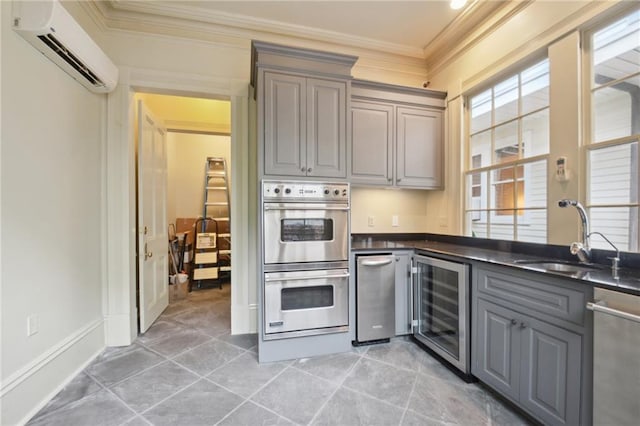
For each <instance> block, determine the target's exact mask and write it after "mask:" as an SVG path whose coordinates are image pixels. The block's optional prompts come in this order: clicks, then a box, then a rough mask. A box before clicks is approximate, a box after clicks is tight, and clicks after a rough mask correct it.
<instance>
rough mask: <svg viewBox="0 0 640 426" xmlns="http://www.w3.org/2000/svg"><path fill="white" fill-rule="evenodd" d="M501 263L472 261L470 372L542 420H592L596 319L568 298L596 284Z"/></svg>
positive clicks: (561, 422) (574, 422)
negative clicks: (500, 265) (477, 264)
mask: <svg viewBox="0 0 640 426" xmlns="http://www.w3.org/2000/svg"><path fill="white" fill-rule="evenodd" d="M502 269H503V270H504V272H502V271H501V270H500V269H498V268H489V269H484V268H482V267H475V268H474V273H473V276H474V279H473V311H474V319H473V322H472V333H473V335H472V359H473V362H472V366H471V371H472V373H473V374H474V375H475V376H476V377H477V378H478V379H479V380H480V381H482V382H484V383H485V384H487V385H489V386H490V387H492V388H493V389H495V390H496V391H498V392H499V393H501V394H502V395H504V396H505V397H507V398H509V399H511V400H512V401H513V402H515V403H516V404H517V405H519V406H520V407H521V408H523V409H524V410H525V411H527V412H529V413H530V414H531V415H532V416H533V417H535V418H537V419H538V420H540V421H541V422H543V423H544V424H549V425H578V424H589V423H590V419H591V414H590V413H591V396H590V388H591V386H590V383H591V373H590V372H591V367H590V360H591V355H590V354H591V338H590V333H591V322H590V320H589V319H588V318H589V317H588V315H587V314H586V311H585V310H584V305H582V307H581V309H580V310H578V309H577V306H578V305H577V304H576V303H573V301H572V300H571V299H578V300H579V301H581V300H582V299H583V298H587V297H588V294H589V292H590V291H591V290H590V289H588V287H587V286H583V287H584V288H582V289H581V288H580V285H579V284H574V283H571V282H568V281H566V280H558V279H554V278H551V279H549V278H547V277H544V276H540V275H537V274H530V273H527V272H522V271H518V272H514V271H516V270H515V269H513V268H502ZM543 277H544V278H543Z"/></svg>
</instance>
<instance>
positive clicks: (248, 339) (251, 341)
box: [217, 333, 258, 349]
mask: <svg viewBox="0 0 640 426" xmlns="http://www.w3.org/2000/svg"><path fill="white" fill-rule="evenodd" d="M217 339H218V340H222V341H225V342H227V343H230V344H232V345H234V346H238V347H240V348H242V349H251V348H253V347H254V346H256V345H257V344H258V335H257V334H236V335H231V334H228V333H227V334H223V335H221V336H218V337H217Z"/></svg>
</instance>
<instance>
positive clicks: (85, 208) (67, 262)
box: [0, 2, 106, 425]
mask: <svg viewBox="0 0 640 426" xmlns="http://www.w3.org/2000/svg"><path fill="white" fill-rule="evenodd" d="M0 3H1V4H0V7H1V8H2V17H1V19H2V29H1V30H2V49H1V55H2V169H1V170H2V179H1V182H2V190H1V196H2V204H1V206H2V207H1V208H2V212H1V216H2V235H1V245H2V251H1V252H2V272H1V277H2V281H1V283H2V299H1V300H2V301H1V309H2V312H1V323H2V325H1V327H2V329H1V330H2V344H1V345H0V347H1V349H0V351H1V357H2V360H1V363H2V364H1V380H2V390H1V395H2V396H1V398H2V399H1V401H0V404H1V405H2V417H1V418H0V423H1V424H3V425H12V424H16V423H20V422H22V421H24V420H26V419H28V418H29V417H30V416H31V415H32V414H34V413H35V412H36V411H37V409H38V408H39V407H40V406H41V405H42V404H44V403H45V402H46V401H47V400H48V398H50V397H52V396H53V395H54V394H55V392H56V391H57V390H59V387H61V386H62V385H63V384H64V383H65V382H66V381H67V380H70V379H71V378H72V377H73V376H74V375H75V374H76V373H77V372H78V371H79V369H81V368H82V367H83V366H84V365H85V363H87V362H88V361H89V360H91V359H92V357H93V356H94V355H95V354H96V353H98V352H100V351H101V350H102V349H103V347H104V332H103V319H102V282H103V278H102V270H101V260H102V256H103V249H102V246H103V243H104V241H103V232H102V229H103V228H102V223H103V217H102V211H103V208H104V205H103V188H102V186H101V185H102V184H101V177H102V176H101V175H102V170H103V167H102V162H103V155H102V149H103V146H102V140H103V129H104V128H103V118H104V117H105V104H106V103H105V100H106V97H105V96H104V95H96V94H92V93H90V92H89V91H87V90H86V89H85V88H84V87H83V86H81V85H80V84H78V83H77V82H76V81H74V80H73V79H72V78H71V77H70V76H68V75H67V74H65V73H64V72H63V71H61V70H60V69H59V68H58V67H57V66H56V65H54V64H53V63H52V62H50V61H49V60H48V59H46V58H45V57H44V56H43V55H41V54H40V53H39V52H37V51H36V49H34V48H33V47H32V46H31V45H29V44H28V43H27V42H26V41H25V40H23V39H22V38H20V37H19V36H18V35H17V34H16V33H15V32H13V31H12V30H11V22H10V18H11V3H10V2H0ZM30 315H35V316H37V323H38V328H39V330H38V333H37V334H34V335H32V336H31V337H27V317H28V316H30Z"/></svg>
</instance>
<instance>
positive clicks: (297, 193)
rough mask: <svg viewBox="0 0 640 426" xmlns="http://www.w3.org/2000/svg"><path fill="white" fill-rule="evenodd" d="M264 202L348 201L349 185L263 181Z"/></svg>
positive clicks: (339, 183)
mask: <svg viewBox="0 0 640 426" xmlns="http://www.w3.org/2000/svg"><path fill="white" fill-rule="evenodd" d="M262 198H263V199H264V200H265V201H276V200H304V201H342V202H348V201H349V184H348V183H341V182H301V181H266V180H265V181H263V182H262Z"/></svg>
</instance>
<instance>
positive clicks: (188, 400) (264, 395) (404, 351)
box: [28, 285, 527, 426]
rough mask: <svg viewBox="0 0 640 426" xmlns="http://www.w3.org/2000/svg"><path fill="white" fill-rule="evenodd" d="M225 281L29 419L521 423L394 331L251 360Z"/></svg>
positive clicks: (179, 306)
mask: <svg viewBox="0 0 640 426" xmlns="http://www.w3.org/2000/svg"><path fill="white" fill-rule="evenodd" d="M229 300H230V287H229V285H225V286H224V287H223V289H222V290H220V289H208V290H198V291H194V292H192V293H190V294H189V297H188V299H187V300H183V301H178V302H176V303H172V304H171V305H169V307H168V308H167V309H166V311H165V312H164V313H163V314H162V316H161V317H160V318H159V319H158V320H157V321H156V323H155V324H154V325H153V326H152V327H151V328H150V329H149V330H148V331H147V332H146V333H145V334H143V335H141V336H140V337H139V338H138V339H137V340H136V341H135V343H134V344H133V345H131V346H129V347H124V348H107V349H106V350H105V351H104V352H103V353H102V354H101V355H100V356H98V357H97V358H96V359H95V360H94V361H93V362H92V363H91V365H89V367H87V368H86V369H85V371H83V372H82V373H81V374H80V375H78V376H77V377H76V378H74V379H73V381H72V382H71V383H69V385H67V386H66V387H65V388H64V390H62V391H61V392H60V393H59V394H58V395H57V396H56V397H55V398H54V399H53V400H52V401H51V402H50V403H49V404H48V405H47V406H46V407H44V408H43V409H42V410H41V411H40V412H39V413H38V414H37V415H36V416H35V417H34V418H33V419H32V420H31V421H30V422H29V423H28V424H29V425H34V426H35V425H65V426H73V425H91V426H98V425H132V426H133V425H135V426H138V425H149V424H152V425H189V426H194V425H214V424H215V425H260V424H262V425H280V424H314V425H345V426H348V425H400V424H401V425H429V426H435V425H524V424H527V421H526V420H525V419H523V418H521V417H519V416H518V415H517V414H516V413H514V412H512V411H511V410H510V409H509V408H508V407H507V406H505V405H504V404H503V403H501V402H500V401H499V400H497V399H496V398H494V397H493V396H492V395H491V394H489V393H487V392H486V391H485V390H484V389H483V388H481V387H480V386H478V385H477V384H466V383H464V382H463V381H461V380H460V379H459V378H457V377H456V376H455V375H454V374H452V373H451V372H450V371H449V370H447V369H446V368H444V367H443V366H442V365H440V364H439V363H438V362H437V361H435V360H434V359H433V358H431V357H430V356H429V355H428V354H427V353H425V352H424V351H422V350H421V349H419V348H418V347H417V346H416V345H415V344H413V343H412V342H410V341H408V340H405V339H394V340H392V342H391V343H389V344H382V345H376V346H368V347H361V348H354V349H353V351H351V352H349V353H343V354H337V355H330V356H323V357H318V358H308V359H298V360H294V361H287V362H276V363H270V364H258V362H257V355H256V354H257V346H256V345H257V337H256V336H255V335H242V336H231V335H229V329H230V302H229Z"/></svg>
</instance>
